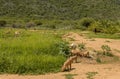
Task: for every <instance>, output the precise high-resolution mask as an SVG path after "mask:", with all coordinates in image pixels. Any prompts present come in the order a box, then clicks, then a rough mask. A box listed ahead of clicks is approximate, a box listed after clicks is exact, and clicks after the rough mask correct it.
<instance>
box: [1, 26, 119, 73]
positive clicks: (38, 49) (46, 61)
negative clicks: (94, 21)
mask: <svg viewBox="0 0 120 79" xmlns="http://www.w3.org/2000/svg"><path fill="white" fill-rule="evenodd" d="M71 31H72V32H76V33H82V31H80V30H26V29H15V28H1V29H0V73H1V74H2V73H12V74H45V73H51V72H59V71H60V68H61V66H62V65H63V63H64V61H65V60H66V57H65V56H64V55H61V54H60V51H61V48H60V44H62V43H64V41H63V40H62V39H61V36H62V35H63V34H65V33H68V32H71ZM15 32H19V34H18V35H15ZM87 32H88V31H87ZM83 33H84V32H83ZM85 34H86V36H87V37H89V38H95V37H97V38H112V39H120V37H119V34H103V33H98V34H95V33H92V32H88V33H85ZM63 47H64V46H63Z"/></svg>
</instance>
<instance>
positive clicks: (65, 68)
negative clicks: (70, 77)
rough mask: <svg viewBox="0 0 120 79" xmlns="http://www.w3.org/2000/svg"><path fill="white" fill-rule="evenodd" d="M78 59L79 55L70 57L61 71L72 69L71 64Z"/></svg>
mask: <svg viewBox="0 0 120 79" xmlns="http://www.w3.org/2000/svg"><path fill="white" fill-rule="evenodd" d="M76 59H77V56H72V57H70V58H68V59H67V60H66V62H65V63H64V65H63V66H62V69H61V71H62V72H63V71H65V70H71V64H72V63H73V61H74V60H76Z"/></svg>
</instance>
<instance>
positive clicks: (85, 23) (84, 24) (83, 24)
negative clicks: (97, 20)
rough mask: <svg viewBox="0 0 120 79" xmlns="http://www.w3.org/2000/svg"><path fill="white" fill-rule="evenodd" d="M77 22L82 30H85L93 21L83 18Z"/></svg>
mask: <svg viewBox="0 0 120 79" xmlns="http://www.w3.org/2000/svg"><path fill="white" fill-rule="evenodd" d="M79 22H80V26H81V27H83V28H84V29H87V28H88V27H90V26H91V24H92V23H93V22H94V19H93V18H83V19H81V20H80V21H79Z"/></svg>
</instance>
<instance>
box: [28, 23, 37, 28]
mask: <svg viewBox="0 0 120 79" xmlns="http://www.w3.org/2000/svg"><path fill="white" fill-rule="evenodd" d="M35 25H36V24H35V23H34V22H28V23H27V24H26V27H27V28H31V27H34V26H35Z"/></svg>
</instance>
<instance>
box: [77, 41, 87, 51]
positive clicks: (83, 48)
mask: <svg viewBox="0 0 120 79" xmlns="http://www.w3.org/2000/svg"><path fill="white" fill-rule="evenodd" d="M78 47H79V49H80V50H81V51H82V50H85V48H86V47H85V43H80V44H79V45H78Z"/></svg>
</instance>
